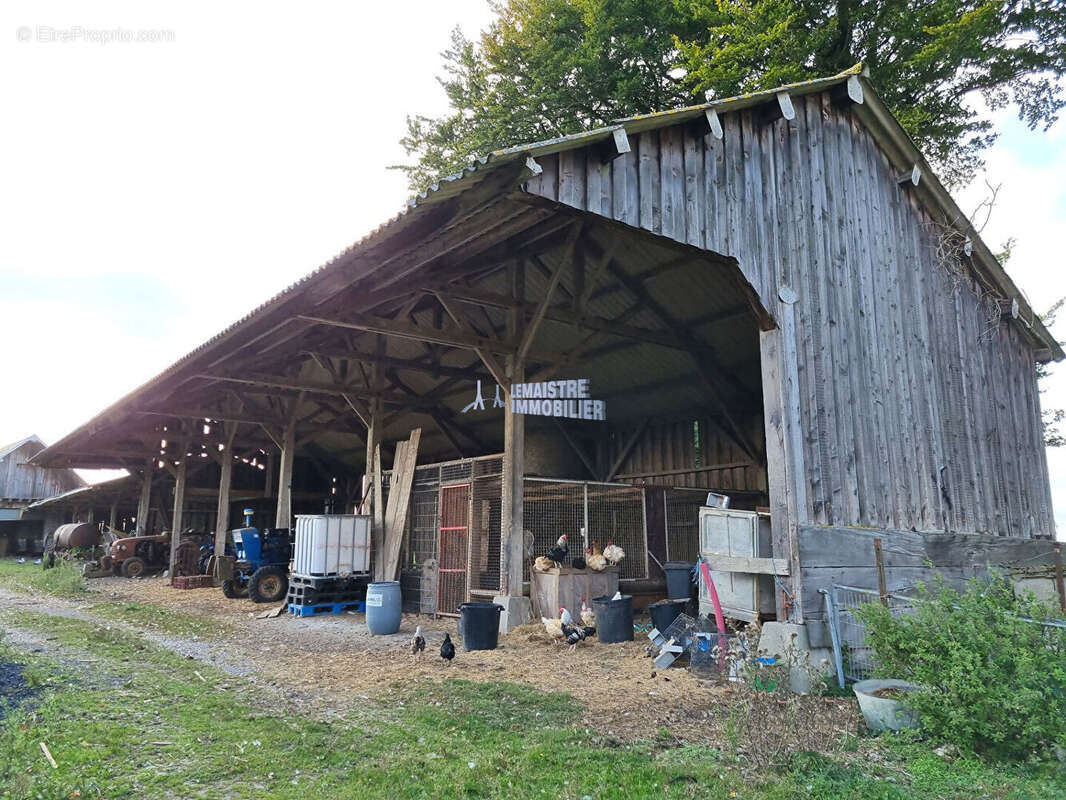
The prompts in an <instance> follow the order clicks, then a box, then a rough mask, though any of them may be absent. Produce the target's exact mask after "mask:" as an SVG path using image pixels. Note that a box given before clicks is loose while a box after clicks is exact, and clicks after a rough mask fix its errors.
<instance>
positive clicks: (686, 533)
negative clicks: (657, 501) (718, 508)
mask: <svg viewBox="0 0 1066 800" xmlns="http://www.w3.org/2000/svg"><path fill="white" fill-rule="evenodd" d="M706 504H707V490H706V489H682V488H670V489H663V513H664V518H665V523H666V558H667V560H668V561H688V562H694V561H696V559H697V558H699V555H700V543H699V532H700V519H699V518H700V507H701V506H704V505H706Z"/></svg>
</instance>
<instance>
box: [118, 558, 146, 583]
mask: <svg viewBox="0 0 1066 800" xmlns="http://www.w3.org/2000/svg"><path fill="white" fill-rule="evenodd" d="M147 570H148V565H147V564H145V563H144V559H143V558H141V557H140V556H130V557H129V558H127V559H126V560H125V561H123V562H122V576H123V577H125V578H139V577H141V576H142V575H143V574H144V573H145V572H146V571H147Z"/></svg>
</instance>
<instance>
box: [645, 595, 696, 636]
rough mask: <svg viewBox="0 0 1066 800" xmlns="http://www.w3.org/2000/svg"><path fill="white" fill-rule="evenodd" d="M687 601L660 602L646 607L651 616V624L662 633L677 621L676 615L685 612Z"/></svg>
mask: <svg viewBox="0 0 1066 800" xmlns="http://www.w3.org/2000/svg"><path fill="white" fill-rule="evenodd" d="M687 604H688V600H660V601H659V602H658V603H652V604H651V605H650V606H648V613H649V614H651V624H652V625H654V626H655V627H656V628H658V629H659V633H662V632H663V631H665V630H666V629H667V628H669V627H670V623H671V622H673V621H674V620H675V619H677V615H678V614H680V613H681V612H682V611H684V610H685V606H686V605H687Z"/></svg>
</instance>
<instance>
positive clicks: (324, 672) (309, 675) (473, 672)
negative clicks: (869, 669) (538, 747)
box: [0, 578, 850, 740]
mask: <svg viewBox="0 0 1066 800" xmlns="http://www.w3.org/2000/svg"><path fill="white" fill-rule="evenodd" d="M91 586H92V592H91V594H90V597H89V600H88V602H73V601H67V600H61V599H57V598H46V597H32V598H30V597H28V596H26V595H23V594H18V593H16V592H12V591H9V590H2V589H0V610H2V609H4V608H21V609H24V610H32V611H36V612H39V613H47V614H54V615H57V616H72V617H76V618H79V619H87V620H92V621H95V622H99V623H101V624H109V625H117V626H119V627H123V628H126V629H129V630H134V631H136V632H137V633H139V634H141V635H143V636H145V637H146V638H148V639H149V640H151V641H153V642H155V643H156V644H158V645H161V646H163V647H167V648H169V649H171V650H174V651H175V652H178V653H181V654H182V655H184V656H187V657H189V658H193V659H196V660H199V661H202V662H205V663H210V664H213V665H214V666H216V667H218V668H219V669H221V670H223V671H224V672H227V673H229V674H231V675H234V676H238V677H241V678H242V679H244V680H246V681H249V682H252V683H255V684H257V685H259V686H261V687H264V688H267V689H270V690H276V691H279V692H282V693H284V694H286V695H287V696H288V697H289V698H290V701H292V700H296V699H299V701H300V702H302V703H305V704H307V705H308V706H310V707H313V708H319V709H329V708H336V709H340V708H343V707H346V706H347V705H348V704H350V703H352V702H353V701H358V699H359V698H360V697H362V696H367V695H370V694H379V693H381V692H387V691H389V690H390V689H396V688H403V687H406V686H408V685H410V683H411V682H412V681H425V680H429V681H439V680H443V679H444V678H460V679H465V680H470V681H474V682H486V681H501V680H506V681H512V682H515V683H523V684H528V685H532V686H534V687H536V688H538V689H542V690H544V691H553V692H558V691H565V692H570V693H572V694H573V695H574V696H575V697H576V698H577V699H578V700H580V701H581V703H582V705H583V706H584V707H585V709H586V715H585V720H584V721H585V723H586V724H587V725H589V726H591V727H595V728H597V729H599V730H602V731H603V732H604V733H606V734H608V735H612V736H616V737H619V738H622V739H636V738H648V737H652V736H654V735H655V734H656V732H657V731H658V730H659V729H661V728H666V729H668V730H670V731H671V732H672V733H673V734H674V735H675V736H678V737H679V738H683V739H686V740H693V739H696V740H698V739H707V738H709V737H710V736H711V731H712V729H714V728H718V727H719V726H720V724H721V723H722V721H723V720H724V718H725V717H726V716H727V715H728V707H729V704H730V694H731V691H732V689H731V688H730V687H729V686H724V687H723V686H719V685H714V684H709V683H706V682H703V681H700V680H698V679H697V678H695V677H694V676H693V675H691V674H690V673H689V672H688V671H687V670H685V669H671V670H663V671H657V670H655V669H654V667H653V665H652V662H651V659H650V658H647V657H646V654H645V647H644V643H643V642H639V641H637V642H625V643H621V644H600V643H598V642H595V641H587V642H584V643H582V644H581V646H579V647H578V648H577V650H576V652H573V653H570V652H568V650H567V648H566V647H565V646H560V645H558V644H555V643H553V642H552V641H551V640H550V639H549V638H548V637H547V636H546V634H545V633H544V629H543V627H542V626H541V625H540V624H539V623H537V624H531V625H528V626H525V627H523V628H519V629H518V630H516V631H513V632H512V633H511V634H509V635H507V636H503V637H501V639H500V644H499V647H498V648H497V649H496V650H492V651H476V652H470V653H467V652H464V651H462V650H460V652H459V653H458V655H457V657H456V658H455V661H454V662H453V663H452V664H450V665H445V664H444V663H442V662H441V660H440V658H439V657H438V655H437V652H438V650H439V644H440V642H441V640H442V639H443V636H444V633H445V632H449V633H451V634H452V636H453V638H455V636H456V631H455V621H454V620H443V619H441V620H433V619H431V618H428V617H414V616H410V617H408V616H405V617H404V620H403V623H402V624H401V627H400V631H399V632H398V633H396V634H394V635H392V636H371V635H370V633H369V631H368V630H367V627H366V624H365V622H364V617H363V615H362V614H344V615H336V616H333V615H330V616H324V617H311V618H298V617H293V616H291V615H289V614H287V613H286V614H283V615H282V616H280V617H278V618H276V619H257V618H256V616H255V615H256V613H257V612H260V611H263V610H264V606H261V605H256V604H254V603H252V602H250V601H247V600H227V599H225V598H223V597H222V595H221V593H220V592H219V591H218V590H217V589H195V590H188V591H179V590H175V589H172V588H170V587H169V585H167V583H166V581H165V580H164V579H161V578H149V579H145V580H135V581H131V580H127V579H123V578H104V579H100V580H94V581H92V583H91ZM104 600H118V601H126V602H135V603H152V604H155V605H157V606H163V607H165V608H168V609H173V610H175V611H181V612H184V613H185V614H191V615H196V616H199V617H202V618H203V619H204V620H205V623H207V622H214V623H220V624H222V625H224V626H225V629H226V631H228V633H227V634H226V635H225V637H224V639H223V638H208V634H207V632H209V631H212V630H217V628H218V626H217V625H214V626H212V625H207V624H205V636H203V637H200V636H190V637H181V636H173V635H170V634H162V633H160V632H158V631H152V630H147V629H145V628H141V627H134V626H132V625H128V624H124V623H121V622H115V621H113V620H104V619H102V618H99V617H95V616H94V615H93V614H92V612H91V609H90V605H91V603H93V602H99V601H104ZM415 625H421V626H422V629H423V632H424V634H425V636H426V639H427V648H426V654H425V656H424V657H422V658H417V659H416V658H413V657H412V656H411V653H410V649H409V648H410V639H411V635H412V633H413V632H414V629H415ZM827 703H828V704H829V705H828V706H827V708H830V709H831V708H832V701H827ZM848 716H849V714H847V713H844V714H843V716H842V718H841V723H842V725H843V726H846V725H847V724H850V720H848V719H847V717H848Z"/></svg>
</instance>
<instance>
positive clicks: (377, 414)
mask: <svg viewBox="0 0 1066 800" xmlns="http://www.w3.org/2000/svg"><path fill="white" fill-rule="evenodd" d="M374 339H375V342H374V355H375V357H376V358H375V361H374V363H372V364H371V365H370V375H369V376H368V377H369V384H370V386H371V388H372V389H373V390H375V395H374V396H373V397H371V398H370V408H369V412H370V413H369V419H368V420H367V422H368V424H367V427H366V475H367V479H368V480H369V481H370V484H369V485H368V486H367V489H369V490H370V492H369V497H368V502H369V505H370V509H369V510H370V514H371V521H370V548H371V549H370V552H371V558H372V560H373V563H374V580H376V581H383V580H385V579H384V578H383V577H382V576H383V575H384V574H385V509H384V508H381V507H380V506H381V503H382V496H383V492H382V489H381V429H382V422H383V421H384V417H385V402H384V400H383V398H382V396H381V392H380V391H379V390H380V389H381V388H382V386H383V385H384V379H385V376H384V371H385V367H384V366H383V365H382V363H381V362H382V359H384V357H385V337H384V336H382V335H380V334H378V335H377V336H375V337H374ZM364 494H366V492H364Z"/></svg>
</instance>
